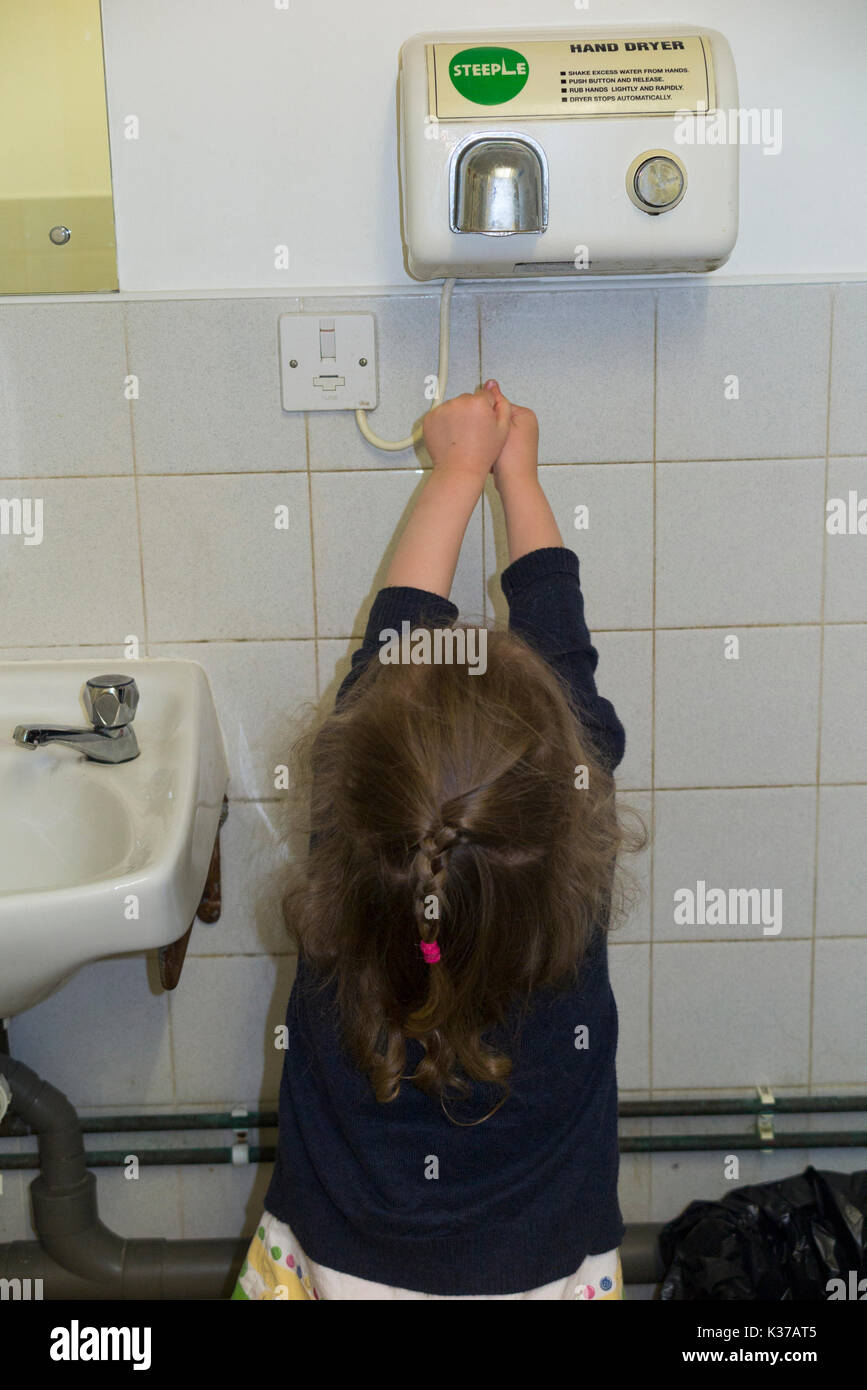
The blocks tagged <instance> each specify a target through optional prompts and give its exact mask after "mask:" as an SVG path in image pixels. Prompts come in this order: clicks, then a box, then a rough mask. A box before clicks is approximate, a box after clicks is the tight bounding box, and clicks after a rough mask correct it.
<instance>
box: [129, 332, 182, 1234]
mask: <svg viewBox="0 0 867 1390" xmlns="http://www.w3.org/2000/svg"><path fill="white" fill-rule="evenodd" d="M128 314H129V310H128V309H127V308H126V306H124V307H123V309H122V311H121V322H122V325H123V349H124V365H125V367H126V373H125V374H126V376H127V378H129V377H130V376H132V375H134V373H132V372H131V370H130V367H131V363H130V357H129V323H128ZM136 385H137V386H138V381H136ZM133 399H134V398H133V397H129V398H128V404H129V427H130V447H131V449H132V477H133V490H134V494H135V511H136V528H137V531H138V554H139V582H140V584H141V602H142V623H143V626H144V633H143V636H144V649H145V654H146V655H148V656H149V655H150V634H149V629H148V611H147V586H146V584H145V570H144V536H143V532H142V514H141V492H140V488H139V473H138V450H137V447H136V431H135V411H134V409H133ZM166 1022H167V1025H168V1035H169V1038H168V1042H169V1077H170V1081H171V1088H172V1104H176V1103H177V1098H178V1080H177V1066H176V1061H175V1027H174V1017H173V1014H172V996H171V992H169V995H168V998H167V999H166ZM181 1184H182V1179H181V1180H179V1182H178V1185H177V1187H176V1192H177V1201H178V1204H179V1206H180V1207H181V1228H182V1230H183V1224H184V1222H183V1210H182V1209H183V1200H182V1195H181Z"/></svg>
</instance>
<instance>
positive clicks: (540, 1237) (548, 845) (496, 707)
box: [232, 381, 641, 1300]
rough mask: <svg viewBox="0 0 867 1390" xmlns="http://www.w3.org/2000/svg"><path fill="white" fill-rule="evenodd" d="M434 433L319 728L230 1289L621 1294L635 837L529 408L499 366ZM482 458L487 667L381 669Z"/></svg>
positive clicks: (439, 609)
mask: <svg viewBox="0 0 867 1390" xmlns="http://www.w3.org/2000/svg"><path fill="white" fill-rule="evenodd" d="M424 438H425V443H426V445H427V449H428V452H429V454H430V456H431V459H432V460H433V464H434V467H433V471H432V473H431V474H430V476H429V477H428V479H427V481H426V483H425V486H424V488H423V491H422V493H421V496H420V498H419V500H418V502H417V504H416V506H415V508H414V510H413V512H412V515H411V516H410V519H409V521H408V523H407V525H406V528H405V530H404V532H403V535H402V537H401V540H400V542H399V544H398V547H397V549H396V551H395V555H394V559H393V561H392V563H391V566H390V569H389V571H388V575H387V577H386V584H385V587H384V588H383V589H381V590H380V592H379V594H378V595H377V597H376V599H375V601H374V604H373V607H372V609H371V613H370V618H369V622H368V625H367V633H366V636H365V639H364V642H363V644H362V646H361V647H360V648H359V649H358V651H357V652H356V653H355V654H354V656H353V659H352V669H351V671H350V673H349V675H348V676H347V678H346V680H345V681H344V682H343V685H342V686H341V689H340V692H339V694H338V697H337V705H336V709H335V711H334V712H333V713H332V714H331V715H330V716H329V718H328V719H327V720H326V721H325V723H324V725H323V726H322V728H321V729H320V731H319V733H318V734H317V736H316V738H315V740H314V742H313V744H312V754H311V762H312V772H313V787H312V796H311V812H312V837H311V847H310V852H309V857H308V861H307V863H306V865H305V867H304V870H303V873H302V874H301V875H300V877H299V879H298V881H297V882H296V883H295V885H294V886H293V888H292V889H291V890H290V892H289V894H288V895H287V920H288V922H289V926H290V930H291V931H292V933H293V935H294V938H295V940H296V942H297V944H298V950H299V959H298V973H297V978H296V982H295V985H294V987H293V989H292V994H291V997H290V1000H289V1007H288V1012H287V1016H286V1024H287V1030H288V1047H287V1054H286V1060H285V1065H284V1069H283V1079H282V1084H281V1093H280V1126H279V1147H278V1158H277V1163H276V1165H275V1168H274V1173H273V1177H272V1180H271V1183H270V1186H269V1188H268V1192H267V1194H266V1198H265V1207H266V1210H265V1213H264V1214H263V1217H262V1220H261V1223H260V1226H259V1230H258V1233H257V1235H256V1236H255V1237H254V1239H253V1241H252V1243H251V1245H250V1249H249V1252H248V1257H247V1260H246V1261H245V1263H244V1266H243V1267H242V1270H241V1275H240V1278H239V1281H238V1284H237V1286H236V1288H235V1292H234V1293H233V1295H232V1296H233V1298H249V1299H271V1298H287V1299H305V1298H306V1299H317V1298H322V1299H419V1298H436V1299H444V1298H463V1299H467V1298H485V1299H495V1298H516V1299H524V1298H527V1299H564V1298H565V1299H588V1300H589V1299H616V1298H621V1297H622V1292H621V1272H620V1259H619V1251H618V1247H619V1245H620V1242H621V1240H622V1237H623V1232H624V1226H623V1221H622V1218H621V1213H620V1209H619V1206H618V1201H617V1173H618V1144H617V1083H616V1076H615V1051H616V1046H617V1010H616V1007H615V1003H614V997H613V994H612V992H611V986H610V983H609V978H608V959H607V950H606V932H607V929H608V927H609V925H610V924H611V921H612V919H613V916H614V915H615V902H614V898H615V894H614V884H615V882H616V883H617V884H618V888H620V886H621V885H622V882H623V880H622V879H621V876H620V874H619V873H618V874H617V875H616V876H615V861H616V860H617V856H618V852H619V851H620V850H621V849H623V848H627V847H628V848H638V847H640V843H641V840H640V838H635V837H633V839H632V840H631V841H630V839H629V837H628V836H627V833H626V831H625V830H624V829H623V827H622V826H621V824H620V821H619V819H618V815H617V812H616V810H615V801H614V781H613V777H612V773H613V770H614V768H615V767H616V766H617V764H618V763H619V762H620V760H621V758H622V757H623V751H624V733H623V728H622V726H621V724H620V721H619V720H618V718H617V715H616V714H615V712H614V709H613V707H612V705H611V704H610V703H609V702H608V701H607V700H605V699H603V698H602V697H601V696H600V695H598V694H597V691H596V685H595V681H594V672H595V670H596V664H597V652H596V650H595V648H594V647H593V646H592V645H591V640H590V634H589V632H588V630H587V627H586V624H585V621H584V616H583V601H582V596H581V591H580V588H579V583H578V560H577V559H576V557H575V555H574V553H573V552H572V551H571V550H568V549H566V548H565V547H564V546H563V541H562V538H561V536H560V532H559V531H558V529H557V525H556V522H555V520H554V517H553V514H552V512H551V509H550V507H549V505H548V502H547V500H546V498H545V496H544V493H543V491H542V488H541V486H540V483H539V480H538V475H537V468H538V458H537V455H538V425H537V422H536V417H535V415H534V414H533V412H532V411H531V410H528V409H526V408H523V407H519V406H513V405H512V404H511V403H510V402H509V401H507V400H506V398H505V396H503V394H502V393H501V391H500V389H499V387H498V385H497V383H496V382H494V381H489V382H487V383H486V384H485V387H484V388H480V389H479V390H478V391H476V392H475V393H474V394H472V395H469V394H465V395H462V396H458V397H456V398H455V399H453V400H450V401H446V402H444V403H443V404H442V405H440V406H438V407H436V408H435V409H433V410H431V411H430V412H429V414H428V415H427V416H426V417H425V421H424ZM492 470H493V476H494V481H495V484H496V487H497V490H498V492H499V494H500V498H501V500H502V503H503V507H504V510H505V517H506V526H507V533H508V543H509V552H510V559H511V563H510V564H509V566H508V568H507V569H506V570H504V572H503V574H502V578H501V584H502V587H503V592H504V594H505V596H506V598H507V600H508V603H509V609H510V626H509V632H508V633H504V632H494V631H491V632H488V631H487V630H481V631H480V632H478V633H477V634H476V636H477V637H478V639H479V642H480V643H481V642H482V641H483V640H484V641H486V644H487V651H486V663H485V664H484V666H483V664H482V663H481V662H480V663H478V669H476V670H473V669H472V668H471V667H470V666H469V664H467V663H465V664H458V663H456V662H451V663H449V662H448V661H443V662H440V663H439V664H435V663H433V662H431V663H429V664H425V663H423V662H421V663H419V664H415V663H406V664H386V663H385V662H384V661H383V660H380V659H379V658H380V652H381V648H382V646H383V643H384V641H385V640H386V638H387V637H388V636H389V635H390V634H391V633H392V632H394V631H397V632H398V633H400V632H401V630H402V629H401V625H402V624H403V623H405V622H408V623H409V625H410V629H411V630H415V629H418V628H424V629H426V630H427V631H428V634H429V635H432V630H433V629H435V628H438V627H452V626H454V624H455V620H456V619H457V616H458V613H457V609H456V608H455V606H454V604H452V603H450V602H449V597H448V596H449V592H450V590H451V585H452V580H453V577H454V572H455V567H456V564H457V560H458V554H459V551H460V546H461V542H462V540H463V537H464V532H465V529H466V526H467V522H468V521H469V518H470V516H471V514H472V512H473V510H474V508H475V506H476V503H477V502H478V500H479V496H480V494H481V492H482V489H483V487H484V484H485V479H486V477H487V475H488V474H489V473H490V472H491V471H492ZM408 630H409V629H408ZM440 637H442V634H440ZM467 646H468V647H469V643H467ZM458 650H459V649H458ZM383 655H384V649H383ZM624 901H625V900H624Z"/></svg>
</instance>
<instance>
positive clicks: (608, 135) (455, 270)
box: [398, 26, 739, 280]
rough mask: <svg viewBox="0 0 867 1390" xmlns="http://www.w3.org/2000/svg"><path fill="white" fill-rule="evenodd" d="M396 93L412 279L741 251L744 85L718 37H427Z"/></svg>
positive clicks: (614, 268) (592, 269) (599, 266)
mask: <svg viewBox="0 0 867 1390" xmlns="http://www.w3.org/2000/svg"><path fill="white" fill-rule="evenodd" d="M398 95H399V123H400V130H399V149H400V181H401V213H402V220H403V237H404V245H405V252H406V265H407V270H408V271H409V273H410V275H412V276H413V278H414V279H417V280H431V279H436V278H439V277H440V276H444V277H450V276H475V277H479V276H482V277H484V276H522V275H582V274H583V275H588V274H589V275H633V274H641V273H654V272H660V271H707V270H714V269H716V267H717V266H720V265H722V264H723V262H724V261H726V260H727V259H728V257H729V255H730V253H731V250H732V247H733V246H734V244H735V239H736V237H737V226H738V149H739V147H738V143H737V140H738V137H737V135H735V138H734V140H730V139H729V138H727V137H728V132H729V129H730V126H731V122H730V121H727V120H726V119H725V118H723V119H722V120H721V119H720V113H727V112H729V111H736V110H737V105H738V96H737V78H736V75H735V68H734V62H733V60H732V55H731V51H730V49H729V46H728V43H727V42H726V40H725V39H724V38H723V36H722V34H719V33H717V32H716V31H715V30H713V29H691V28H689V26H684V27H682V28H676V29H675V28H671V27H669V28H666V29H661V28H641V27H638V28H632V29H626V28H616V29H582V28H575V29H554V30H532V29H525V30H508V31H500V30H497V31H495V32H489V33H484V32H478V31H473V32H470V33H460V34H456V33H447V34H434V33H430V34H417V35H416V36H415V37H414V38H411V39H409V40H408V41H407V42H406V43H405V44H404V45H403V47H402V49H401V54H400V72H399V77H398ZM721 137H722V138H721Z"/></svg>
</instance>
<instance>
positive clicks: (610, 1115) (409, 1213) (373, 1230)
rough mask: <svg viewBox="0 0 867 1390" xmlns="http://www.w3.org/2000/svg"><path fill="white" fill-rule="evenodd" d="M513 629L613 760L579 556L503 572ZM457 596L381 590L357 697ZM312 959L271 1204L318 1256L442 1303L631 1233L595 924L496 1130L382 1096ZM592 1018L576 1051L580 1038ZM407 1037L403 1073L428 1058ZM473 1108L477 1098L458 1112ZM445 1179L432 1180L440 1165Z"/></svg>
mask: <svg viewBox="0 0 867 1390" xmlns="http://www.w3.org/2000/svg"><path fill="white" fill-rule="evenodd" d="M500 582H501V584H502V588H503V592H504V594H505V596H506V598H507V600H508V603H509V610H510V627H511V629H512V630H513V631H516V632H519V633H520V634H521V635H522V636H523V637H524V638H525V639H526V640H527V641H528V642H530V643H531V644H532V645H533V646H534V647H535V648H536V650H537V651H539V652H540V653H541V655H542V656H544V657H545V659H546V660H547V661H548V662H549V663H550V664H551V666H553V667H554V668H555V670H557V671H558V672H559V673H560V674H561V676H562V677H563V679H564V680H565V681H566V682H567V684H568V685H569V687H570V688H571V690H572V692H573V694H574V696H575V698H576V700H577V702H578V703H579V705H580V706H581V708H582V722H585V723H586V725H587V727H588V729H589V730H590V731H591V733H592V736H593V739H594V742H595V744H596V746H597V748H598V750H599V752H600V754H601V756H602V757H603V758H604V759H605V761H606V762H607V763H608V765H609V766H610V767H611V768H612V769H613V768H614V767H616V765H617V764H618V763H619V762H620V760H621V758H622V757H623V751H624V733H623V727H622V725H621V723H620V721H619V719H618V718H617V715H616V714H615V711H614V708H613V706H612V705H611V704H610V703H609V701H607V700H605V699H603V698H602V697H601V696H600V695H598V694H597V691H596V684H595V680H594V672H595V670H596V664H597V660H598V656H597V652H596V649H595V648H594V647H593V646H592V645H591V640H590V633H589V632H588V630H587V626H586V623H585V621H584V606H583V599H582V596H581V590H580V586H579V566H578V560H577V557H576V556H575V554H574V553H573V552H572V551H571V550H567V549H565V548H560V547H551V548H545V549H542V550H534V551H532V552H531V553H530V554H528V555H525V556H523V557H522V558H521V559H519V560H516V561H515V562H514V564H512V565H510V566H509V567H508V569H506V570H504V571H503V574H502V578H501V581H500ZM457 616H458V611H457V609H456V607H455V605H454V604H453V603H450V602H449V601H448V600H446V599H443V598H441V597H439V596H437V595H435V594H431V593H428V592H426V591H424V590H420V589H411V588H387V589H382V590H380V592H379V594H378V595H377V597H376V599H375V600H374V603H373V606H372V608H371V612H370V618H369V621H368V625H367V632H366V635H365V638H364V642H363V644H362V646H361V647H360V648H359V649H358V651H356V652H355V654H354V655H353V659H352V670H351V671H350V673H349V675H348V676H347V678H346V680H345V681H344V682H343V685H342V686H341V688H340V691H339V693H338V697H337V698H338V702H339V700H340V698H341V696H342V695H343V693H344V691H345V690H346V689H347V688H348V687H349V685H350V684H352V682H353V681H354V680H356V679H357V678H358V675H359V674H360V672H361V670H362V669H363V668H364V666H365V665H366V664H367V662H368V661H369V660H370V659H371V657H372V656H375V655H376V653H377V652H378V650H379V646H380V642H379V633H380V632H381V631H382V629H383V628H396V629H397V630H398V631H399V630H400V625H401V622H402V621H403V620H404V619H408V620H409V622H410V623H411V624H412V625H420V624H421V623H425V624H427V625H436V624H438V623H439V624H443V625H446V624H450V623H452V622H454V621H455V619H456V618H457ZM312 979H313V977H312V975H311V967H310V966H309V965H308V964H306V963H305V962H304V961H303V959H302V960H299V964H298V973H297V977H296V981H295V984H294V986H293V989H292V993H291V996H290V999H289V1006H288V1011H287V1014H286V1024H287V1029H288V1046H287V1052H286V1059H285V1063H284V1067H283V1077H282V1082H281V1088H280V1125H279V1145H278V1156H277V1162H276V1165H275V1168H274V1172H273V1176H272V1179H271V1183H270V1186H269V1188H268V1192H267V1194H266V1197H265V1206H266V1209H267V1210H268V1211H269V1212H271V1213H272V1214H273V1215H274V1216H276V1217H277V1218H278V1220H281V1221H285V1222H287V1223H288V1225H289V1226H291V1228H292V1230H293V1232H294V1233H295V1235H296V1236H297V1238H298V1240H299V1241H300V1243H301V1245H302V1247H303V1249H304V1250H305V1252H306V1254H307V1255H308V1256H309V1258H310V1259H311V1260H313V1261H315V1262H316V1263H317V1264H322V1265H326V1266H328V1267H329V1268H331V1269H337V1270H341V1271H342V1272H344V1273H346V1274H354V1275H357V1276H359V1277H360V1278H363V1279H371V1280H375V1281H376V1282H377V1283H382V1284H388V1285H393V1286H397V1287H398V1288H405V1289H413V1290H418V1291H420V1292H423V1293H430V1294H439V1295H449V1294H451V1295H459V1294H463V1295H467V1294H481V1295H485V1294H487V1295H491V1294H506V1293H519V1292H523V1291H524V1290H527V1289H532V1288H536V1287H538V1286H539V1285H542V1284H547V1283H550V1282H552V1281H553V1280H555V1279H559V1278H563V1277H565V1276H566V1275H569V1274H571V1273H573V1272H574V1271H575V1270H577V1269H578V1267H579V1265H580V1264H581V1262H582V1261H583V1260H584V1258H585V1256H587V1255H598V1254H602V1253H603V1252H604V1251H606V1250H610V1249H612V1248H613V1247H614V1246H617V1245H619V1244H620V1243H621V1241H622V1239H623V1233H624V1225H623V1219H622V1216H621V1213H620V1208H619V1206H618V1201H617V1173H618V1145H617V1080H616V1075H615V1052H616V1048H617V1009H616V1006H615V1003H614V996H613V994H612V991H611V985H610V983H609V978H608V954H607V947H606V938H605V935H604V934H603V933H602V932H599V933H598V934H597V936H596V938H595V943H594V945H593V947H592V949H591V951H590V952H589V953H588V955H587V956H585V959H584V961H583V963H582V967H581V972H580V976H579V980H578V983H577V984H576V985H575V987H574V988H572V989H570V990H568V991H565V992H564V991H562V990H560V991H554V990H550V991H548V990H546V991H540V992H539V993H538V995H537V996H536V997H535V999H534V1001H533V1004H532V1007H531V1009H530V1011H529V1013H528V1014H527V1015H526V1018H525V1021H524V1023H523V1026H522V1029H521V1032H520V1046H519V1050H518V1051H516V1049H515V1043H514V1036H513V1035H512V1034H508V1035H504V1036H503V1038H499V1035H498V1034H497V1032H496V1030H492V1031H491V1033H490V1034H489V1035H486V1036H489V1037H490V1040H491V1042H492V1043H495V1044H496V1042H497V1041H498V1040H499V1041H500V1042H501V1045H502V1046H504V1048H506V1050H507V1051H508V1054H509V1056H510V1057H511V1058H512V1061H513V1064H514V1065H513V1071H512V1076H511V1093H510V1095H509V1098H508V1099H507V1100H506V1102H505V1104H504V1105H502V1106H501V1107H500V1108H499V1109H498V1110H497V1111H496V1113H495V1114H493V1115H492V1116H491V1117H490V1118H489V1119H487V1120H485V1121H484V1123H483V1124H478V1125H472V1124H468V1125H466V1127H461V1126H458V1125H455V1124H453V1123H452V1122H451V1121H450V1120H449V1119H448V1118H447V1117H446V1115H445V1114H444V1113H443V1110H442V1108H441V1106H440V1103H439V1101H438V1100H437V1099H435V1098H433V1097H431V1096H428V1095H426V1094H425V1093H424V1092H422V1091H420V1090H418V1088H417V1087H415V1086H413V1085H412V1083H411V1082H405V1083H404V1084H403V1085H402V1086H401V1089H400V1094H399V1096H398V1097H397V1099H396V1100H394V1101H391V1102H389V1103H388V1104H380V1103H379V1102H378V1101H377V1100H376V1098H375V1097H374V1095H373V1091H372V1089H371V1086H370V1082H369V1080H368V1078H367V1076H366V1075H364V1074H362V1073H361V1072H359V1070H358V1069H357V1068H356V1067H355V1066H354V1065H353V1064H352V1063H351V1062H350V1060H349V1059H348V1057H347V1056H346V1055H345V1053H344V1052H343V1050H342V1047H341V1044H340V1041H339V1035H338V1031H337V1019H336V1014H335V1008H334V987H333V986H332V987H330V988H329V990H327V991H325V992H324V993H316V992H314V991H312V990H311V988H310V985H311V982H312ZM580 1024H585V1025H586V1026H587V1027H588V1028H589V1044H590V1045H589V1046H588V1047H586V1048H582V1049H579V1048H576V1046H575V1030H576V1028H577V1027H578V1026H579V1025H580ZM421 1055H422V1053H421V1047H420V1045H419V1044H418V1043H416V1042H415V1041H413V1040H410V1041H409V1043H408V1046H407V1072H408V1073H411V1072H412V1071H413V1070H414V1069H415V1066H416V1065H417V1063H418V1061H419V1060H420V1058H421ZM501 1094H502V1093H501V1092H500V1091H499V1089H494V1090H488V1088H486V1087H483V1086H481V1085H478V1084H477V1085H475V1086H474V1090H473V1095H472V1097H471V1098H470V1099H468V1100H465V1101H461V1102H460V1105H459V1104H458V1103H455V1102H451V1103H450V1106H449V1108H450V1110H451V1113H452V1114H453V1115H454V1116H455V1118H464V1117H466V1119H467V1120H473V1119H477V1118H478V1117H480V1116H482V1115H485V1114H486V1112H487V1111H488V1110H489V1109H490V1108H491V1106H492V1105H493V1104H494V1103H495V1101H496V1100H497V1099H499V1096H500V1095H501ZM461 1107H463V1108H461ZM434 1173H435V1174H436V1176H433V1174H434Z"/></svg>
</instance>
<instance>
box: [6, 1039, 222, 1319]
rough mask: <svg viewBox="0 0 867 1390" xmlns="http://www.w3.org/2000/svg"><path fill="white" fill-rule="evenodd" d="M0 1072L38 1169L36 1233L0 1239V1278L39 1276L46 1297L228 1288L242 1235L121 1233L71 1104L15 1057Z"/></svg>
mask: <svg viewBox="0 0 867 1390" xmlns="http://www.w3.org/2000/svg"><path fill="white" fill-rule="evenodd" d="M0 1075H4V1076H5V1077H6V1079H7V1080H8V1082H9V1084H10V1086H11V1088H12V1106H11V1108H12V1109H13V1110H14V1111H15V1112H16V1113H17V1114H18V1115H19V1116H20V1117H21V1118H22V1119H23V1120H24V1121H25V1122H26V1123H27V1124H28V1125H29V1126H30V1127H31V1128H32V1129H33V1130H34V1132H35V1133H36V1134H37V1135H38V1139H39V1163H40V1174H39V1177H37V1178H34V1180H33V1182H32V1183H31V1184H30V1193H31V1197H32V1200H33V1222H34V1225H35V1227H36V1231H37V1235H38V1237H39V1239H38V1240H33V1241H12V1242H11V1243H7V1244H5V1245H3V1244H0V1278H5V1279H31V1280H32V1279H41V1280H42V1281H43V1295H44V1296H45V1297H47V1298H49V1299H118V1298H120V1299H186V1298H191V1299H196V1298H197V1299H220V1298H228V1296H229V1294H230V1292H231V1289H232V1282H233V1279H234V1277H235V1275H236V1273H237V1270H238V1269H239V1268H240V1265H241V1262H242V1260H243V1258H244V1254H245V1252H246V1249H247V1245H248V1242H247V1241H246V1240H244V1239H240V1240H231V1239H229V1240H126V1239H124V1238H123V1237H122V1236H119V1235H116V1234H115V1233H114V1231H110V1230H109V1229H108V1227H107V1226H105V1225H104V1224H103V1222H102V1221H100V1219H99V1214H98V1211H97V1202H96V1178H95V1177H94V1175H93V1173H91V1172H88V1169H87V1167H86V1162H85V1149H84V1140H83V1138H82V1134H81V1127H80V1125H79V1122H78V1115H77V1113H76V1110H75V1107H74V1106H73V1105H71V1104H70V1102H69V1101H68V1100H67V1098H66V1096H65V1095H63V1093H62V1092H61V1091H58V1090H57V1088H56V1087H55V1086H51V1085H50V1084H49V1083H48V1082H47V1081H43V1080H42V1079H41V1078H40V1077H38V1076H37V1075H36V1073H35V1072H33V1071H31V1070H30V1068H29V1067H26V1066H24V1064H23V1062H16V1061H14V1060H13V1059H12V1058H11V1057H8V1056H5V1055H3V1054H0Z"/></svg>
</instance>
